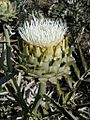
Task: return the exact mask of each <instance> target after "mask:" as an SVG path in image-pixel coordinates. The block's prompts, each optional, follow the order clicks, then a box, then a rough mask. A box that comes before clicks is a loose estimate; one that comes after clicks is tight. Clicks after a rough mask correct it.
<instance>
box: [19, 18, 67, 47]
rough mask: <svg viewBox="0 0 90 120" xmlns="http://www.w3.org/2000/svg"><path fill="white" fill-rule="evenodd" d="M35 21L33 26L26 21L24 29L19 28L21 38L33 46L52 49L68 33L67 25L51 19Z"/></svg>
mask: <svg viewBox="0 0 90 120" xmlns="http://www.w3.org/2000/svg"><path fill="white" fill-rule="evenodd" d="M33 18H34V19H33V20H31V24H30V23H29V22H28V21H26V22H25V23H24V26H23V27H19V33H20V35H21V37H22V38H23V39H24V40H26V41H27V42H29V43H30V44H32V45H37V46H41V47H42V46H43V47H50V46H55V45H56V44H58V43H59V42H60V41H61V40H62V39H63V38H64V35H65V33H66V31H67V27H66V24H63V23H62V22H61V23H59V21H53V20H50V19H44V18H42V19H37V18H35V17H33Z"/></svg>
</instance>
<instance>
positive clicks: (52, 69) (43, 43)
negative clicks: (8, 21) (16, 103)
mask: <svg viewBox="0 0 90 120" xmlns="http://www.w3.org/2000/svg"><path fill="white" fill-rule="evenodd" d="M66 32H67V27H66V24H65V23H62V22H61V21H54V20H51V19H48V18H41V19H39V18H36V17H33V20H31V23H29V22H28V21H26V22H25V23H24V25H23V27H19V33H20V35H21V37H22V39H23V40H24V41H25V46H24V50H26V51H27V53H26V54H27V55H28V57H27V58H25V57H24V59H25V62H27V63H28V64H29V66H28V70H27V72H28V74H29V75H30V76H31V77H32V78H33V77H36V78H38V79H44V80H50V81H52V82H54V83H55V82H56V80H55V79H58V78H61V76H63V75H65V74H70V71H69V67H67V66H65V67H60V65H61V64H62V63H63V62H66V61H67V57H66V56H67V54H68V52H69V50H68V49H69V46H68V44H67V43H68V40H67V39H65V38H64V35H65V34H66ZM63 55H64V56H63ZM23 64H24V63H23ZM24 66H26V65H25V64H24Z"/></svg>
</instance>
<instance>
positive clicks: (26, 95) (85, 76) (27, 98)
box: [0, 0, 90, 120]
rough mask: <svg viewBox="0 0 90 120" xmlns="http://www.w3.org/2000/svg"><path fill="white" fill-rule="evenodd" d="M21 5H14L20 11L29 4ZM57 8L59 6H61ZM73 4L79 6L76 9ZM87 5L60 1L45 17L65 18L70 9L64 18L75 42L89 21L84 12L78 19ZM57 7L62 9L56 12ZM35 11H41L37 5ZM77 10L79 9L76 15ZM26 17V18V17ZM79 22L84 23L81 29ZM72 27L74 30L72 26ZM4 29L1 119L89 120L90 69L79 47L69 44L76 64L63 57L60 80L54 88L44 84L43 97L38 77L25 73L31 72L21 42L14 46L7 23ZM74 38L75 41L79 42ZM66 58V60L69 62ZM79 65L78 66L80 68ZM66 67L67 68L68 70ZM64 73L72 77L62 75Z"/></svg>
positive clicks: (0, 46)
mask: <svg viewBox="0 0 90 120" xmlns="http://www.w3.org/2000/svg"><path fill="white" fill-rule="evenodd" d="M35 1H36V0H35ZM21 2H22V1H20V0H18V3H17V4H19V3H20V4H19V5H21V6H22V8H23V9H22V10H21V11H23V10H24V7H26V6H24V5H27V3H28V2H30V1H26V2H24V3H23V2H22V3H21ZM33 2H34V1H33ZM82 3H83V4H82ZM42 4H43V2H42ZM28 5H29V4H28ZM30 5H31V8H30V10H31V11H32V10H33V9H35V6H34V4H33V6H34V7H33V9H32V3H30ZM44 5H45V4H44ZM60 5H61V6H62V7H60ZM76 5H78V7H77V9H76ZM88 5H89V2H87V1H85V0H83V2H82V1H80V0H79V1H77V2H76V3H75V2H74V4H73V5H70V4H68V3H67V1H65V0H63V1H60V2H58V3H57V4H56V6H57V7H56V8H55V13H54V12H53V13H52V11H53V8H52V9H50V10H51V11H49V14H48V13H47V15H48V16H49V15H51V16H52V17H56V18H57V17H58V18H60V16H62V15H64V13H63V11H65V10H66V8H67V6H69V7H68V9H67V12H66V13H67V14H65V15H64V18H63V19H66V20H67V19H68V16H70V18H72V17H73V20H72V21H71V22H70V21H67V22H68V25H69V27H70V30H71V28H72V29H73V32H74V34H75V37H73V35H72V39H73V40H75V41H77V43H78V40H79V39H80V36H79V37H77V36H76V34H77V31H79V30H78V29H76V28H77V27H79V29H80V31H82V29H81V28H82V26H83V25H84V26H87V25H88V23H89V20H90V19H89V15H88V14H89V12H86V11H85V16H84V17H83V15H82V16H81V13H82V11H84V10H85V7H86V8H87V9H86V10H89V8H88ZM59 7H60V8H61V9H59ZM37 8H38V9H40V8H39V6H38V5H37ZM37 8H36V9H37ZM26 9H27V8H26ZM56 9H58V10H56ZM78 9H80V10H81V11H79V13H78ZM19 10H20V9H18V10H17V11H18V15H21V14H20V11H19ZM28 12H29V9H27V13H28ZM73 13H74V14H73ZM28 14H29V13H28ZM28 14H27V15H26V16H28ZM55 15H56V16H55ZM58 15H60V16H58ZM75 16H76V17H75ZM62 17H63V16H62ZM65 17H66V18H65ZM20 20H21V19H20ZM21 22H22V21H21ZM82 22H83V23H84V24H83V25H82V26H81V23H82ZM73 24H74V27H72V25H73ZM3 30H4V34H3V33H2V34H1V37H0V117H1V119H3V118H5V119H9V118H10V119H13V120H14V119H16V118H17V119H29V120H39V119H40V120H50V119H52V120H60V119H61V120H62V119H64V120H89V119H90V68H89V66H87V61H86V60H85V58H84V56H83V52H82V49H81V46H80V45H79V44H78V45H76V46H75V45H71V46H72V50H71V52H72V53H74V55H73V58H74V59H73V60H74V61H75V64H72V63H71V62H72V61H70V56H69V55H68V56H66V58H65V56H64V55H63V62H65V63H64V64H62V65H61V66H62V67H61V71H62V73H63V74H62V77H61V79H58V80H57V84H56V85H55V84H53V83H52V82H50V81H47V84H46V93H45V94H42V93H43V92H45V91H43V88H42V86H41V83H40V81H39V80H38V77H36V78H35V77H34V79H32V77H31V76H30V74H27V73H28V71H29V72H30V70H28V69H30V64H29V59H28V56H27V55H26V53H23V52H22V51H21V49H22V48H21V49H20V46H19V45H21V43H22V42H21V41H20V43H18V42H16V44H15V43H13V42H12V41H11V39H10V34H9V30H8V28H7V24H4V25H3ZM16 35H17V34H16ZM79 35H81V34H79ZM11 36H12V35H11ZM75 38H78V40H77V39H75ZM13 41H14V39H13ZM18 44H19V45H18ZM22 47H23V46H22ZM67 59H68V60H69V61H68V62H67ZM26 61H28V63H27V64H26V63H25V62H26ZM79 64H81V66H80V65H79ZM72 66H73V67H72ZM77 66H78V68H77ZM82 66H83V67H82ZM65 67H67V69H66V68H65ZM16 68H18V69H16ZM68 68H69V69H68ZM65 70H67V71H66V72H68V73H69V72H70V73H71V74H70V75H69V74H67V75H65V74H64V73H65ZM36 110H37V111H36ZM15 113H16V114H15Z"/></svg>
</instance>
